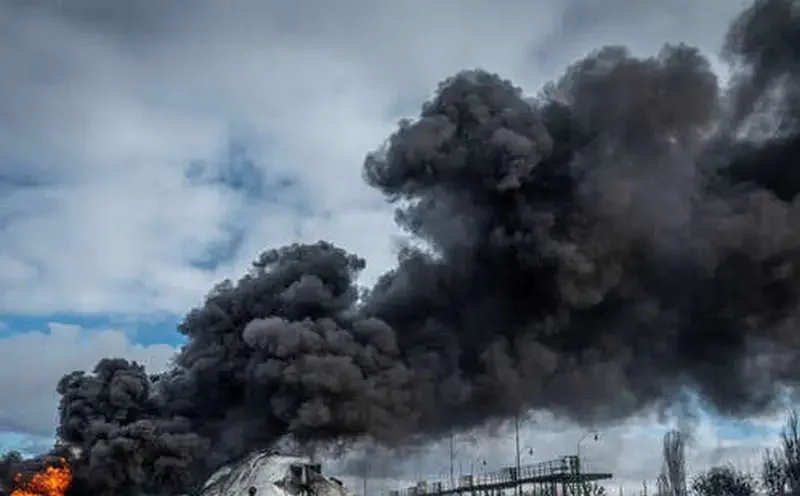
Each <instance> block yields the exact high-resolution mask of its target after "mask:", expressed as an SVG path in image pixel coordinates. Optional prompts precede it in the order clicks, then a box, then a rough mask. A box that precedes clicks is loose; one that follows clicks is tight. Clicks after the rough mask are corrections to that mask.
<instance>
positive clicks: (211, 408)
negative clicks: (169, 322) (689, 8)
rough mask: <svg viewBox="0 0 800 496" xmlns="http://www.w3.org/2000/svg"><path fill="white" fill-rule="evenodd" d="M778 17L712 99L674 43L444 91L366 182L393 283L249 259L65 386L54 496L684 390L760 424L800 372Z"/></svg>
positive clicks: (785, 75) (788, 52) (313, 263)
mask: <svg viewBox="0 0 800 496" xmlns="http://www.w3.org/2000/svg"><path fill="white" fill-rule="evenodd" d="M796 12H797V7H796V2H793V1H790V0H762V1H758V2H756V3H755V5H754V7H753V8H751V9H748V10H747V11H746V12H745V13H743V15H742V16H741V18H740V19H739V20H737V21H736V23H735V24H734V26H733V28H732V30H731V32H730V34H729V36H728V40H727V47H728V51H729V54H730V56H731V59H732V60H734V61H735V62H736V64H738V66H737V69H738V72H737V79H736V85H735V87H734V89H733V90H732V91H731V92H730V93H727V92H725V93H723V92H722V91H720V89H719V87H718V84H717V81H716V78H715V76H714V74H713V73H712V72H711V70H710V68H709V64H708V61H707V60H706V59H705V58H704V57H702V56H701V55H700V54H699V53H698V52H697V51H696V50H694V49H692V48H690V47H686V46H683V45H677V46H665V47H664V49H663V50H662V51H661V52H659V53H658V54H657V55H656V56H653V57H650V58H644V59H641V58H635V57H633V56H631V55H630V53H629V52H628V51H627V50H625V49H624V48H621V47H607V48H603V49H601V50H598V51H597V52H595V53H592V54H590V55H589V56H588V57H586V58H585V59H584V60H581V61H579V62H578V63H576V64H574V65H572V66H571V67H569V68H568V70H567V71H566V74H565V75H564V77H563V78H561V79H560V80H559V81H556V82H555V83H553V84H551V85H548V86H547V87H546V88H545V89H544V90H543V91H542V92H541V93H540V94H539V95H538V96H536V97H535V98H526V97H525V96H524V95H523V93H522V91H521V90H520V89H519V88H517V87H515V86H514V85H513V84H512V83H511V82H509V81H506V80H504V79H502V78H501V77H500V76H497V75H494V74H490V73H487V72H485V71H480V70H472V71H464V72H462V73H459V74H457V75H455V76H454V77H452V78H450V79H448V80H447V81H444V82H443V83H442V84H441V85H440V87H439V89H438V91H437V93H436V94H435V96H434V97H433V98H432V99H431V100H430V101H428V102H426V103H425V104H424V105H423V106H422V109H421V112H420V115H419V117H418V118H417V119H413V120H407V121H405V122H403V123H401V125H400V126H399V129H398V130H397V131H396V132H395V133H394V134H393V135H392V136H391V137H390V139H389V140H388V143H387V144H386V146H385V147H384V148H383V149H381V150H379V151H378V152H375V153H373V154H371V155H369V157H368V158H367V160H366V163H365V167H364V174H365V178H366V180H367V181H368V183H369V184H370V185H372V186H373V187H375V188H377V189H379V190H380V191H381V192H383V193H384V194H385V195H386V197H387V199H388V200H389V201H391V202H393V203H394V204H395V205H396V206H397V219H398V222H399V223H400V225H401V226H402V227H404V228H405V229H406V230H407V231H408V233H410V235H411V238H412V239H411V242H410V243H409V245H408V246H407V247H405V248H404V249H403V250H402V252H401V253H400V255H399V257H398V263H397V266H396V267H395V268H394V269H393V270H392V271H390V272H389V273H387V274H385V275H384V276H383V277H382V278H381V280H380V281H379V283H378V284H377V285H376V286H375V287H374V288H372V289H370V290H369V291H365V292H363V293H364V294H362V295H359V288H358V287H357V286H356V282H355V281H356V279H357V277H358V275H359V272H360V271H361V270H362V269H363V268H364V264H365V262H364V260H363V259H362V258H360V257H359V256H357V255H354V254H351V253H348V252H346V251H345V250H343V249H342V248H340V247H337V246H334V245H333V244H331V243H329V242H324V241H321V242H318V243H315V244H310V245H303V244H295V245H290V246H285V247H282V248H278V249H272V250H268V251H266V252H265V253H264V254H262V255H261V256H260V257H259V258H258V259H257V260H256V261H255V262H254V263H253V266H252V267H251V269H250V271H249V273H248V274H247V275H245V276H244V277H243V278H241V279H240V280H238V281H224V282H223V283H221V284H219V285H218V286H217V287H216V288H214V289H213V290H212V291H211V293H210V294H209V295H208V296H207V297H206V298H205V300H204V302H203V303H202V305H201V306H199V307H198V308H196V309H194V310H192V311H191V312H189V314H188V315H187V316H186V318H185V320H184V321H183V323H182V324H181V326H180V331H181V332H182V333H183V334H184V335H185V336H186V337H187V338H188V342H187V344H186V345H185V346H184V347H183V348H182V350H181V351H180V352H179V353H178V355H177V356H176V358H175V363H174V367H173V368H172V369H171V370H169V371H167V372H166V373H164V374H161V375H159V376H157V377H148V375H147V374H146V373H145V371H144V369H143V368H142V367H140V366H139V365H137V364H132V363H129V362H127V361H125V360H118V359H106V360H103V361H101V362H100V363H99V364H98V366H97V367H96V369H95V370H94V372H93V373H92V374H85V373H82V372H76V373H73V374H70V375H68V376H66V377H65V378H64V379H62V381H61V382H60V383H59V386H58V389H59V393H60V394H61V395H62V401H61V405H60V427H59V432H60V435H61V437H62V438H63V439H64V440H65V441H66V442H68V443H70V444H71V445H73V446H77V447H79V448H80V449H81V450H80V454H79V455H78V456H75V457H72V458H71V465H72V466H73V468H74V469H75V476H76V479H75V480H76V485H75V487H73V489H72V491H71V495H72V496H75V495H78V494H81V495H82V494H91V495H94V496H97V495H101V496H106V495H109V496H110V495H116V494H125V493H126V492H133V493H136V492H147V493H150V494H159V493H161V494H180V493H184V492H186V491H187V490H189V489H192V488H194V487H196V486H197V485H198V484H202V482H203V481H204V480H205V478H206V477H207V476H208V475H210V473H211V472H212V471H213V470H214V469H215V468H217V467H219V466H221V465H223V464H226V463H229V462H231V461H232V460H235V459H237V458H238V457H240V456H242V455H244V454H246V453H248V452H250V451H252V450H255V449H262V448H268V447H271V446H275V445H276V443H278V442H279V441H281V440H283V439H285V438H287V437H291V438H294V439H295V440H299V441H301V442H303V443H329V442H331V443H339V442H345V443H346V442H348V441H351V440H354V439H359V438H361V437H364V436H370V437H372V438H374V439H376V440H377V441H379V442H382V443H384V444H387V445H398V444H403V443H409V442H414V441H418V440H420V439H422V440H425V439H430V438H435V437H440V436H442V435H445V434H449V433H450V432H452V430H453V429H458V428H468V427H472V426H476V425H481V424H484V423H486V422H488V421H492V420H501V419H505V418H507V417H509V416H510V415H513V414H515V413H517V412H519V411H521V410H522V411H527V410H534V409H539V410H547V411H549V412H552V413H554V414H556V415H560V416H563V417H564V418H568V419H572V420H575V421H578V422H583V423H598V422H615V421H620V420H624V419H626V418H628V417H629V416H630V415H632V414H635V413H638V412H641V411H642V410H644V409H646V408H651V407H656V408H666V407H669V406H673V405H674V404H675V403H676V402H680V401H683V400H684V399H685V392H686V391H692V392H696V393H697V394H699V395H700V397H701V399H702V400H704V401H705V402H706V403H707V404H708V405H709V406H710V407H712V408H716V409H717V410H719V411H720V412H722V413H724V414H727V415H731V416H743V415H748V414H751V413H754V412H761V411H765V410H768V409H770V408H773V407H774V406H775V405H776V403H777V402H778V401H779V400H780V399H781V398H782V397H781V394H782V393H783V392H784V391H785V388H788V389H789V390H790V391H793V390H794V388H795V386H796V385H797V382H798V378H800V361H798V360H799V359H798V357H799V356H800V353H798V350H800V339H798V332H797V329H798V325H797V322H798V314H797V309H798V308H799V307H800V306H799V305H798V303H799V302H798V295H800V291H798V290H800V235H798V234H797V226H798V225H800V206H798V205H800V204H799V203H797V202H796V200H795V197H796V195H797V193H798V191H800V179H798V178H800V176H799V175H798V174H797V172H796V170H797V168H796V167H795V166H796V164H797V163H798V160H800V138H799V136H800V134H798V120H797V117H798V116H800V113H798V110H797V109H798V106H797V96H798V95H799V94H800V93H798V88H800V85H798V81H800V79H798V72H799V71H800V69H799V68H800V49H798V47H800V43H798V42H797V41H798V40H797V37H798V33H800V29H798V26H800V21H798V15H797V14H796ZM758 119H761V121H762V122H763V121H766V122H768V123H771V125H773V128H772V129H769V132H768V133H763V132H761V133H754V132H752V131H751V130H752V129H753V126H752V123H753V121H754V120H758ZM32 463H33V464H34V465H35V464H37V463H39V461H36V460H35V461H33V462H32ZM39 465H41V464H40V463H39Z"/></svg>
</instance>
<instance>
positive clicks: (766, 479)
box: [761, 449, 787, 496]
mask: <svg viewBox="0 0 800 496" xmlns="http://www.w3.org/2000/svg"><path fill="white" fill-rule="evenodd" d="M761 482H762V484H763V486H764V491H765V492H766V494H767V496H786V495H787V492H786V489H787V483H786V471H785V470H784V468H783V453H782V452H781V451H780V449H769V450H767V451H766V453H764V462H763V465H762V467H761Z"/></svg>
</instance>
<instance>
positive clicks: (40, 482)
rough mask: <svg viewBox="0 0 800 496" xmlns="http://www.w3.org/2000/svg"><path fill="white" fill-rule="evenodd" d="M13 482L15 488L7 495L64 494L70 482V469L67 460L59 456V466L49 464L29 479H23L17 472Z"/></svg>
mask: <svg viewBox="0 0 800 496" xmlns="http://www.w3.org/2000/svg"><path fill="white" fill-rule="evenodd" d="M14 482H15V483H16V486H17V489H14V491H12V492H11V494H10V495H9V496H64V494H65V493H66V492H67V488H68V487H69V485H70V483H72V471H71V470H70V469H69V467H68V466H67V461H66V460H65V459H63V458H61V459H60V465H59V466H53V465H50V466H48V467H47V468H45V469H44V470H43V471H42V472H38V473H36V474H34V476H33V477H31V480H29V481H23V480H22V476H21V475H20V474H17V477H16V478H15V479H14Z"/></svg>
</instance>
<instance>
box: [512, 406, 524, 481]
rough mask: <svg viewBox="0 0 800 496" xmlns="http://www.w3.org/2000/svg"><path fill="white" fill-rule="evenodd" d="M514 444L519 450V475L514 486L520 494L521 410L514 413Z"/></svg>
mask: <svg viewBox="0 0 800 496" xmlns="http://www.w3.org/2000/svg"><path fill="white" fill-rule="evenodd" d="M514 445H515V447H516V451H517V474H516V475H517V477H516V481H515V484H514V487H515V488H516V491H515V492H516V496H520V490H521V489H522V488H521V487H520V482H519V480H520V473H519V471H520V463H519V412H517V413H516V414H514Z"/></svg>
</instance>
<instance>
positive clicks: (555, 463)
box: [389, 456, 580, 496]
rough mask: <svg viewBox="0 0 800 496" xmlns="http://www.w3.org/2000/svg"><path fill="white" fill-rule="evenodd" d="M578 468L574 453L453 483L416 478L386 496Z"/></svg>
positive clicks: (405, 495) (459, 488) (524, 478)
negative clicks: (413, 483)
mask: <svg viewBox="0 0 800 496" xmlns="http://www.w3.org/2000/svg"><path fill="white" fill-rule="evenodd" d="M579 469H580V466H579V464H578V457H577V456H564V457H561V458H559V459H557V460H548V461H546V462H540V463H534V464H530V465H524V466H521V467H520V470H519V474H517V467H504V468H502V469H500V470H496V471H493V472H486V473H482V474H476V475H464V476H461V477H459V478H458V480H456V481H454V483H453V482H451V481H450V480H439V481H431V482H429V481H420V482H418V483H417V484H416V485H415V486H411V487H407V488H405V489H400V490H395V491H390V492H389V496H424V495H436V494H441V493H455V492H460V491H469V490H470V489H480V488H483V487H487V486H499V485H503V484H512V483H514V482H524V481H535V480H536V479H539V478H547V477H554V476H563V475H569V474H577V473H578V470H579Z"/></svg>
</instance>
